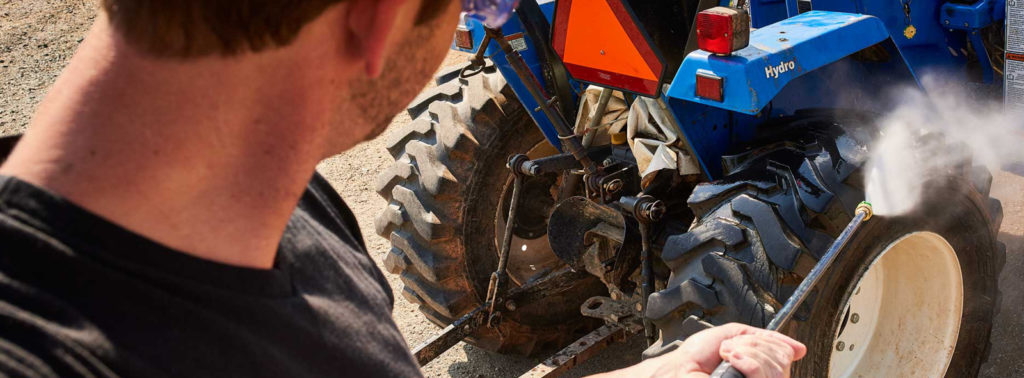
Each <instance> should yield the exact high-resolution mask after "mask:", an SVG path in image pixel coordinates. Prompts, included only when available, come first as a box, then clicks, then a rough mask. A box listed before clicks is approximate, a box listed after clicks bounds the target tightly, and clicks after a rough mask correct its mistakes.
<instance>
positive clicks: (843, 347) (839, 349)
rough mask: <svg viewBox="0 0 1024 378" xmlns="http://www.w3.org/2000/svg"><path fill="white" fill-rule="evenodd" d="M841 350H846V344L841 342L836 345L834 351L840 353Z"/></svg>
mask: <svg viewBox="0 0 1024 378" xmlns="http://www.w3.org/2000/svg"><path fill="white" fill-rule="evenodd" d="M843 349H846V343H844V342H842V341H840V342H838V343H836V350H838V351H840V352H842V351H843Z"/></svg>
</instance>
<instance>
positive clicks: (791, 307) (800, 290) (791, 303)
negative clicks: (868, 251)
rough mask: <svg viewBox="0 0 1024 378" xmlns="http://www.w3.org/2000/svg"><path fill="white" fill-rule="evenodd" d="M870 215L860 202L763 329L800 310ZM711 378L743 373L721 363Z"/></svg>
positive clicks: (773, 327) (740, 376)
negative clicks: (848, 221) (805, 276)
mask: <svg viewBox="0 0 1024 378" xmlns="http://www.w3.org/2000/svg"><path fill="white" fill-rule="evenodd" d="M872 214H873V212H872V210H871V204H870V203H868V202H861V203H860V205H857V210H856V213H855V214H854V217H853V220H851V221H850V223H849V224H847V225H846V228H845V229H843V232H842V233H840V234H839V237H837V238H836V240H835V241H834V242H832V245H831V246H830V247H828V251H827V252H825V255H824V256H822V257H821V260H819V261H818V263H817V264H815V265H814V269H811V272H810V273H808V274H807V278H804V280H803V282H800V286H797V288H796V291H794V292H793V295H791V296H790V297H789V300H788V301H786V304H785V305H784V306H782V309H781V310H779V312H777V313H775V317H774V318H772V321H771V322H769V323H768V326H767V327H765V329H767V330H769V331H777V330H780V329H782V327H783V326H784V325H786V323H788V322H789V319H791V318H792V317H793V314H794V313H796V309H798V308H800V305H801V304H803V303H804V300H805V299H807V294H809V293H810V292H811V290H813V289H814V288H815V286H817V284H818V281H820V280H821V277H822V276H823V275H824V274H825V272H826V271H827V270H828V268H829V267H831V266H832V263H833V262H834V261H835V259H836V256H839V251H842V250H843V247H845V246H846V243H847V242H849V241H850V239H852V238H853V233H854V232H856V231H857V229H859V228H860V226H861V225H862V224H864V222H866V221H867V220H868V219H870V218H871V215H872ZM711 377H712V378H743V373H740V372H739V370H736V368H734V367H732V364H730V363H729V362H726V361H723V362H722V363H721V364H719V365H718V368H716V369H715V371H714V372H712V373H711Z"/></svg>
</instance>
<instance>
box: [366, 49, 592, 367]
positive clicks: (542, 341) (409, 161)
mask: <svg viewBox="0 0 1024 378" xmlns="http://www.w3.org/2000/svg"><path fill="white" fill-rule="evenodd" d="M461 68H462V67H454V68H451V69H449V70H447V72H445V73H442V74H441V75H439V76H438V78H437V84H438V85H437V87H436V88H433V89H430V90H428V91H426V92H425V93H424V94H423V95H421V96H420V97H419V98H417V99H416V100H415V101H414V102H413V103H412V105H410V107H409V109H408V112H409V116H410V117H411V118H412V119H413V122H412V123H410V124H409V125H408V126H405V128H404V129H403V130H400V131H399V132H398V133H395V134H394V136H393V138H391V139H389V140H388V142H387V149H388V151H389V152H390V153H391V156H392V157H394V159H395V163H394V165H393V166H391V167H390V169H388V170H386V171H384V172H382V173H381V175H380V177H379V179H378V181H377V193H379V194H380V195H381V196H382V197H384V199H386V200H387V201H388V205H387V207H385V208H384V211H383V212H382V213H381V214H380V215H379V216H378V218H377V220H376V227H377V228H376V231H377V233H378V234H379V235H381V236H382V237H384V238H387V239H389V240H390V241H391V245H392V248H391V250H390V252H389V253H388V255H387V257H386V258H385V260H384V264H385V267H386V268H387V270H388V271H390V272H391V273H393V274H398V275H400V277H401V280H402V282H403V284H404V288H403V290H402V295H403V297H405V298H406V299H407V300H409V301H410V302H412V303H415V304H418V305H419V310H420V311H421V312H422V313H423V314H424V315H425V316H426V317H427V318H428V319H429V320H430V321H431V322H433V323H434V324H437V325H438V326H442V327H443V326H446V325H447V324H450V323H451V322H452V321H454V320H456V319H458V318H459V317H460V316H462V315H463V314H466V313H468V312H469V311H471V310H472V309H474V308H476V307H478V306H480V305H481V304H482V303H483V302H484V297H485V296H486V291H487V285H488V280H489V276H490V274H491V273H492V272H493V271H494V270H495V268H496V267H497V260H498V250H497V247H496V240H499V239H500V238H495V235H496V234H495V228H496V227H495V219H496V218H495V216H496V214H497V213H496V209H497V208H498V204H499V201H500V200H501V197H502V193H503V192H505V189H506V188H507V187H508V186H509V184H510V182H511V181H510V175H509V171H508V169H506V168H505V163H506V159H508V157H509V156H511V155H512V154H516V153H526V151H528V150H530V149H531V148H532V147H534V146H535V145H538V144H539V143H546V142H545V141H544V136H543V134H541V132H540V130H539V129H538V128H537V126H536V124H535V123H534V122H533V120H532V119H531V118H530V116H529V114H528V113H527V112H526V109H524V108H523V106H522V104H521V103H520V102H519V101H518V99H517V98H516V96H515V93H514V92H513V91H512V90H511V88H510V87H509V86H508V85H507V84H506V82H505V80H504V78H502V76H501V75H500V74H499V73H498V72H497V71H496V70H495V69H494V67H493V65H489V66H488V68H486V69H484V70H483V71H482V72H480V73H477V74H474V75H471V76H469V77H466V78H463V77H460V71H461ZM524 201H530V199H528V198H527V199H524ZM506 211H507V210H506ZM511 252H512V253H517V252H518V251H516V250H514V251H511ZM509 285H514V283H511V284H509ZM509 285H506V290H507V288H508V286H509ZM603 289H604V286H603V285H601V283H600V282H599V281H597V280H596V278H595V279H591V278H587V279H584V280H581V281H579V282H577V283H576V284H575V285H572V286H571V287H567V288H560V291H559V293H552V294H551V295H550V296H548V299H545V300H543V301H541V302H543V303H533V304H529V305H522V304H520V305H519V306H517V307H518V308H516V309H515V310H514V311H504V313H503V314H502V315H503V316H502V318H501V319H502V320H501V322H500V326H499V328H498V330H494V329H489V328H486V327H484V328H481V330H480V331H479V332H478V333H477V334H474V335H473V336H471V337H470V338H468V339H467V341H469V342H470V343H471V344H473V345H476V346H478V347H481V348H484V349H487V350H491V351H496V352H499V353H508V354H520V355H532V354H536V353H539V352H541V351H548V350H552V349H556V348H561V347H563V346H564V345H566V344H568V343H569V342H572V341H573V340H575V339H576V338H577V337H579V336H580V335H582V334H585V332H588V331H589V330H590V329H592V328H595V327H596V326H597V325H599V324H597V323H596V322H595V321H593V319H583V318H582V316H581V315H580V310H579V306H580V305H581V304H582V303H583V301H585V300H586V299H587V298H589V297H590V296H593V295H601V294H602V290H603ZM497 331H500V333H499V332H497Z"/></svg>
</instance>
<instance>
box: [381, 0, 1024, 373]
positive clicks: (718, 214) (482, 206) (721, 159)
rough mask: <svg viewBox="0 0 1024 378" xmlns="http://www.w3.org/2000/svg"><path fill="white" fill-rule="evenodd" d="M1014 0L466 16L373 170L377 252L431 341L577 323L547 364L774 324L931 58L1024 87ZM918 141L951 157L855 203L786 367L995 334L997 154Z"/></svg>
mask: <svg viewBox="0 0 1024 378" xmlns="http://www.w3.org/2000/svg"><path fill="white" fill-rule="evenodd" d="M1010 3H1011V4H1009V5H1010V6H1009V8H1008V7H1007V4H1006V1H1005V0H946V1H926V0H747V1H744V0H558V1H552V0H546V1H545V0H523V1H521V3H520V4H519V6H518V8H517V9H516V16H515V17H513V19H512V20H510V21H509V22H508V23H506V24H505V25H504V26H502V27H501V28H500V29H491V28H488V27H485V26H484V25H482V24H481V23H479V22H477V21H476V20H474V19H471V18H464V19H463V21H462V22H461V24H460V25H459V28H458V31H457V32H456V35H455V40H454V42H453V48H454V49H457V50H461V51H464V52H468V53H472V54H473V55H472V58H471V59H469V60H470V61H469V62H468V63H466V64H465V65H462V66H459V67H453V68H451V69H447V70H445V71H443V72H442V73H441V74H440V75H439V76H438V77H437V80H436V81H437V86H436V88H433V89H430V90H428V91H427V92H425V94H423V95H422V96H421V97H420V98H418V99H417V100H416V101H415V102H414V103H413V104H412V105H411V106H410V107H409V110H408V113H409V115H410V116H411V117H412V119H413V122H412V123H411V124H409V125H408V126H407V127H406V128H405V129H404V130H402V131H401V132H399V133H396V134H395V135H394V136H393V138H392V139H391V140H389V142H388V150H389V152H390V153H391V155H392V156H393V157H394V158H395V163H394V165H393V166H392V167H391V168H390V169H388V170H387V171H386V172H383V173H382V174H381V176H380V179H379V180H378V185H377V191H378V192H379V193H380V195H381V196H383V197H384V198H385V199H386V200H387V201H388V205H387V207H386V208H385V209H384V210H383V211H382V212H381V214H380V216H379V218H378V219H377V222H376V226H377V232H378V233H379V234H380V235H381V236H383V237H385V238H387V239H389V240H390V241H391V243H392V249H391V251H390V253H389V254H388V255H387V257H386V259H385V263H386V266H387V268H388V270H390V271H391V272H392V273H394V274H398V275H400V276H401V279H402V281H403V283H404V290H403V294H404V297H405V298H406V299H407V300H409V301H411V302H414V303H416V304H419V306H420V307H419V308H420V310H421V311H422V312H423V313H424V314H425V315H426V317H427V318H429V319H430V320H431V321H432V322H434V323H436V324H438V325H441V326H445V325H448V328H446V329H445V331H444V332H442V333H441V334H439V335H438V336H436V337H435V338H433V339H431V340H430V341H429V342H428V343H425V344H424V345H422V346H420V347H419V348H417V350H416V355H417V357H418V358H419V359H420V361H421V363H426V362H427V361H429V360H430V359H431V358H433V357H435V356H436V355H437V354H439V353H440V352H442V351H443V350H445V349H446V348H449V347H451V346H452V345H454V344H455V342H457V341H459V340H463V339H465V340H467V341H469V342H470V343H472V344H474V345H476V346H478V347H481V348H485V349H488V350H492V351H496V352H499V353H516V354H537V353H542V352H545V351H553V350H557V349H559V348H565V349H564V350H562V351H561V352H559V354H557V355H556V356H555V357H553V358H552V359H549V360H548V361H547V362H546V363H545V364H542V365H541V366H539V367H538V369H540V370H539V371H540V372H542V373H557V372H560V371H562V370H563V369H564V368H566V367H568V366H569V365H571V364H572V363H575V362H577V361H579V360H580V359H582V358H583V356H584V355H585V354H587V353H584V351H585V350H587V349H588V348H590V347H591V346H594V345H604V344H606V343H607V341H608V340H611V339H616V338H621V337H622V336H624V335H630V334H636V333H639V334H642V335H643V336H644V337H645V338H646V339H647V342H648V345H649V347H648V348H647V349H646V351H645V352H644V355H645V356H655V355H659V354H662V353H665V352H667V351H670V350H672V349H673V348H675V347H676V346H678V343H679V342H680V341H681V340H684V339H685V338H686V337H687V336H689V335H691V334H693V333H695V332H697V331H699V330H701V329H704V328H707V327H711V326H713V325H720V324H724V323H727V322H741V323H746V324H751V325H755V326H764V325H765V324H767V323H768V322H769V321H770V320H771V319H772V317H773V315H774V314H775V312H776V311H777V310H778V309H779V308H780V307H781V306H782V304H783V303H785V302H786V300H787V298H788V297H789V296H790V294H791V293H792V292H793V290H794V288H795V287H796V286H797V285H798V284H799V283H800V282H801V281H802V279H803V277H804V276H805V275H806V274H807V273H808V271H809V270H810V269H811V268H812V267H813V266H814V264H815V262H816V261H817V260H818V258H819V257H820V256H821V254H822V253H823V252H824V251H825V249H826V248H828V246H829V244H830V243H831V241H832V240H833V238H835V237H836V236H837V235H838V234H839V232H840V231H841V230H842V229H843V227H844V226H845V225H846V224H847V222H849V221H850V219H851V217H852V215H853V214H854V209H855V207H856V206H857V204H858V203H859V202H860V201H862V200H864V197H865V194H864V193H865V183H864V181H865V176H866V174H865V172H864V170H863V167H864V164H865V159H866V157H867V156H868V153H869V152H870V150H871V147H872V143H873V141H875V140H877V138H878V137H879V134H880V133H882V132H883V131H881V130H880V129H879V125H878V119H879V116H880V115H883V114H885V113H886V112H887V111H889V110H891V109H892V108H893V107H894V106H895V105H894V104H897V103H899V101H900V96H902V95H905V94H906V93H908V92H907V91H923V92H927V91H928V88H925V86H924V85H922V82H923V78H924V76H925V75H934V76H940V77H943V78H944V80H945V81H947V82H953V83H956V88H958V89H957V90H962V91H963V93H968V94H970V96H974V97H978V98H988V99H991V100H996V101H1001V100H1002V99H1003V97H1004V93H1005V96H1008V97H1009V96H1013V95H1015V93H1017V94H1016V95H1017V96H1019V95H1020V93H1024V91H1020V90H1019V88H1018V87H1016V86H1015V85H1016V84H1015V82H1013V81H1012V80H1013V79H1015V78H1014V77H1013V72H1012V71H1013V70H1011V69H1018V70H1019V69H1020V68H1019V67H1018V68H1015V67H1017V66H1015V65H1019V64H1020V61H1021V60H1024V55H1021V54H1014V53H1013V50H1014V49H1015V48H1016V46H1015V45H1014V43H1017V42H1014V41H1016V40H1018V39H1022V38H1021V36H1020V35H1019V34H1016V32H1015V31H1013V30H1009V31H1008V30H1007V29H1008V27H1006V25H1013V24H1012V23H1010V22H1006V21H1005V20H1006V19H1008V18H1013V17H1017V18H1024V10H1016V8H1015V7H1016V1H1015V0H1010ZM1022 5H1024V4H1022ZM1007 9H1009V10H1010V11H1007ZM1020 43H1024V39H1022V41H1020ZM1008 49H1009V50H1010V51H1007V50H1008ZM1022 66H1024V65H1022ZM1004 74H1005V75H1004ZM1020 78H1021V79H1024V76H1020ZM943 88H944V89H943V90H949V88H950V87H949V86H945V87H943ZM1015 91H1016V92H1015ZM1018 92H1019V93H1018ZM922 111H926V110H922ZM919 143H921V144H927V145H930V146H931V147H932V149H933V150H934V149H935V148H938V149H940V150H942V151H947V153H948V154H949V155H950V156H956V157H957V158H956V159H951V160H952V161H955V162H956V163H955V164H949V165H948V166H944V167H942V169H941V172H940V173H939V174H935V175H929V176H928V177H922V178H921V179H922V180H927V183H926V186H927V187H928V191H927V193H926V194H925V197H924V198H923V200H922V201H921V202H920V203H918V204H916V205H915V206H914V207H913V209H911V211H909V212H906V213H903V214H900V215H897V216H889V217H879V218H877V220H872V222H870V223H868V224H866V225H865V226H864V229H863V231H862V232H861V233H860V235H859V236H858V237H857V238H856V239H855V240H853V241H852V242H851V243H850V244H849V245H848V249H847V252H844V255H843V256H842V257H841V258H840V260H839V261H838V262H837V263H836V265H834V266H833V268H832V269H831V271H830V273H829V275H828V276H827V277H826V278H824V279H823V281H822V282H821V284H820V285H819V286H818V287H817V289H816V290H815V292H814V293H813V294H812V296H811V297H810V298H809V299H808V300H807V301H806V302H805V303H804V304H803V305H802V307H801V308H800V309H799V311H798V312H797V314H796V316H795V321H793V322H792V323H790V325H788V326H787V327H786V328H785V329H784V330H783V331H784V332H785V333H787V334H789V335H792V336H794V337H795V338H796V339H798V340H801V341H802V342H804V343H806V344H807V345H808V347H809V353H808V357H807V358H805V359H804V360H802V361H800V362H798V363H797V364H796V365H794V374H795V375H796V376H815V377H817V376H826V375H829V376H844V377H845V376H909V375H914V376H943V375H944V376H973V375H976V374H977V372H978V369H979V368H980V366H981V364H982V363H983V362H984V361H985V359H986V358H987V355H988V351H989V349H990V342H989V334H990V332H991V325H992V319H993V317H994V316H995V313H996V311H998V308H999V303H1000V293H999V290H998V286H997V277H998V275H999V272H1000V270H1001V269H1002V266H1003V263H1004V259H1005V258H1004V255H1005V252H1004V251H1005V247H1004V246H1003V245H1002V244H1001V243H1000V242H998V241H997V240H996V234H997V232H998V229H999V225H1000V222H1001V217H1002V209H1001V207H1000V204H999V202H998V201H997V200H994V199H992V198H990V197H989V189H990V186H991V182H992V176H991V174H990V173H989V171H988V170H987V169H986V168H984V167H981V166H978V165H975V164H973V163H972V161H971V158H970V156H969V154H968V153H965V152H964V149H963V148H962V146H958V144H957V142H956V141H952V140H944V139H943V137H942V136H941V135H926V136H922V138H921V140H920V141H919ZM577 340H578V341H577ZM570 357H571V358H570Z"/></svg>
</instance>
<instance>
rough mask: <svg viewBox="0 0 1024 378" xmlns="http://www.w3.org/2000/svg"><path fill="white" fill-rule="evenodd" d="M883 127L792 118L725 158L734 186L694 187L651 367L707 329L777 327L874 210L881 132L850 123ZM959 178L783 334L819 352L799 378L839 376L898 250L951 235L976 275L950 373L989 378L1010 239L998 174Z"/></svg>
mask: <svg viewBox="0 0 1024 378" xmlns="http://www.w3.org/2000/svg"><path fill="white" fill-rule="evenodd" d="M870 122H871V120H870V119H866V118H864V117H859V116H839V115H836V114H817V115H802V116H796V117H793V118H790V119H786V120H782V121H780V124H781V125H782V126H777V128H779V129H783V130H784V131H780V132H776V133H775V134H774V136H773V137H772V138H771V139H770V140H768V141H763V142H760V143H758V144H756V146H757V147H756V148H751V149H748V151H747V152H746V153H743V154H739V155H736V156H733V157H727V158H726V159H724V160H723V161H725V162H727V164H726V168H727V176H726V177H725V178H724V179H722V180H719V181H715V182H712V183H707V184H702V185H699V186H698V187H697V188H696V189H695V190H694V192H693V194H692V195H691V196H690V199H689V201H688V203H689V206H690V207H691V209H692V210H693V211H694V214H695V216H696V217H697V221H696V222H695V223H694V224H693V225H692V226H691V228H690V231H689V232H687V233H685V234H682V235H678V236H674V237H671V238H670V239H669V241H668V242H667V243H666V246H665V248H664V250H663V254H662V258H663V260H664V261H665V263H666V264H667V265H668V267H669V268H670V269H671V271H672V273H671V276H670V279H669V282H668V284H667V288H666V289H665V290H662V291H660V292H657V293H655V294H653V295H652V296H651V298H650V301H649V307H648V310H647V313H646V315H647V316H648V317H649V318H652V319H653V320H654V322H655V324H657V326H658V327H659V329H660V331H661V338H660V339H659V340H658V342H657V343H655V344H654V345H652V347H651V348H649V349H648V350H647V351H646V352H645V356H648V357H649V356H654V355H660V354H662V353H665V352H667V351H669V350H672V349H674V348H675V347H676V346H677V345H678V342H679V340H683V339H685V338H686V337H688V336H689V335H690V334H691V333H692V332H695V331H696V330H699V329H700V327H696V328H695V327H693V326H692V325H693V324H694V322H693V320H700V321H702V322H704V323H710V324H711V325H721V324H725V323H729V322H739V323H745V324H749V325H753V326H757V327H764V326H765V325H767V324H768V323H769V322H770V320H771V319H772V317H773V316H774V314H775V312H776V311H777V310H778V309H780V308H781V307H782V305H783V304H784V303H785V302H786V300H787V299H788V298H789V296H790V295H791V294H792V292H793V291H794V289H795V288H796V286H797V285H799V283H800V282H801V281H802V280H803V277H805V276H806V274H807V273H808V272H809V271H810V269H811V268H812V267H813V266H814V264H815V263H816V262H817V260H818V259H819V258H820V256H821V255H822V254H823V253H824V252H825V250H826V249H827V248H828V246H829V245H830V244H831V242H832V241H833V240H834V237H836V236H837V235H838V234H839V233H840V232H841V231H842V229H843V228H844V227H845V226H846V224H847V223H848V222H849V221H850V220H851V219H852V217H853V213H854V209H855V207H856V206H857V204H858V203H859V202H860V201H862V200H863V199H864V186H863V180H864V177H863V175H862V174H861V168H860V167H859V164H860V163H861V162H863V160H864V157H865V156H866V151H867V150H866V148H865V147H864V146H866V145H867V142H868V141H870V140H871V139H873V138H874V135H875V131H873V129H871V128H870V127H861V128H853V127H850V126H844V125H857V124H865V123H870ZM947 168H948V169H947V170H946V171H944V174H942V175H938V176H936V177H934V178H932V179H930V180H929V186H928V187H929V188H930V189H929V194H928V196H926V198H924V199H923V200H922V201H921V203H920V204H919V205H917V206H916V207H915V209H914V210H913V211H911V212H909V213H906V214H903V215H899V216H876V217H874V218H872V219H871V220H870V221H869V222H867V223H866V224H865V225H864V226H863V227H862V229H861V232H860V233H859V234H858V235H857V237H856V238H855V239H854V240H853V241H851V242H850V243H849V244H848V245H847V247H846V248H845V249H844V250H843V253H842V254H841V255H840V256H839V257H838V259H837V261H838V262H837V263H836V264H834V265H833V266H832V267H831V269H830V270H829V272H828V273H827V274H826V276H825V277H824V278H823V279H822V281H821V282H820V283H819V284H818V287H817V289H816V290H815V291H814V292H812V294H811V297H809V298H808V299H807V301H806V302H804V304H803V305H802V306H801V307H800V308H799V310H798V311H797V313H796V315H795V316H794V319H793V321H791V322H790V324H789V326H787V327H786V328H784V329H783V330H782V331H783V332H784V333H787V334H789V335H791V336H794V337H795V338H796V339H798V340H800V341H802V342H804V343H805V344H807V346H808V354H807V357H806V358H804V359H803V360H802V361H800V362H798V363H797V364H795V365H794V369H793V373H794V376H801V377H802V376H825V374H824V373H825V372H829V371H830V370H829V369H830V360H831V359H832V358H833V357H832V355H833V353H834V352H835V351H836V350H837V349H838V350H845V349H846V345H839V344H838V341H837V338H838V337H839V335H840V333H841V327H845V326H846V325H847V324H848V323H849V316H850V314H849V312H848V311H847V313H845V314H844V313H843V311H844V310H846V309H847V308H849V307H845V308H844V304H848V303H850V302H848V301H849V300H850V298H851V296H852V295H854V293H855V292H856V290H857V288H858V286H859V284H860V282H862V281H861V278H862V277H864V276H865V273H866V272H867V271H868V269H869V268H870V267H871V264H872V263H873V262H875V261H876V259H877V258H879V256H881V255H882V253H883V252H884V251H885V248H886V247H887V246H889V245H895V244H896V243H894V242H896V241H897V240H904V239H902V238H904V237H906V236H907V235H938V236H941V239H944V240H945V241H946V242H947V243H948V244H949V245H950V246H952V249H953V251H955V254H956V258H955V259H951V260H952V261H958V262H959V268H958V269H960V270H961V271H962V301H963V302H962V311H963V312H962V314H963V317H962V319H963V320H962V321H960V320H959V319H957V320H956V321H958V322H959V323H958V324H959V331H958V336H959V338H956V336H954V337H953V342H954V343H955V346H956V347H955V353H954V354H953V355H952V357H951V359H950V360H948V361H949V366H948V369H947V370H946V371H947V376H972V375H976V374H977V372H978V369H979V368H980V366H981V363H982V362H983V361H984V360H985V359H986V358H987V354H988V351H989V349H990V343H989V341H988V340H989V333H990V331H991V324H992V319H993V317H994V316H995V313H996V311H997V310H998V306H999V302H1000V293H999V291H998V286H997V282H996V281H997V278H998V276H999V272H1000V270H1001V269H1002V266H1003V263H1004V261H1005V252H1004V251H1005V247H1003V245H1002V243H1000V242H998V241H997V240H996V235H997V233H998V230H999V224H1000V222H1001V220H1002V208H1001V207H1000V204H999V201H997V200H995V199H991V198H989V197H988V194H989V188H990V185H991V180H992V176H991V175H990V174H989V173H988V171H987V170H985V169H984V168H982V167H976V166H971V163H970V162H967V163H966V164H964V165H962V166H957V167H947ZM879 260H880V259H879ZM903 261H906V260H903ZM904 278H905V279H907V280H915V279H919V277H910V276H908V277H904ZM903 282H908V281H903ZM936 295H937V294H936ZM905 311H906V313H905V314H904V315H905V316H906V317H911V318H912V317H927V316H929V314H926V313H914V311H915V309H914V308H911V307H909V305H908V307H907V308H906V309H905ZM899 319H900V320H904V319H907V318H899ZM856 321H857V319H855V320H854V322H855V323H856ZM952 328H953V329H956V325H953V326H952ZM877 344H880V343H876V345H860V347H868V348H871V347H875V348H878V347H880V346H879V345H877ZM836 375H839V374H838V373H836ZM898 375H899V374H897V375H892V374H885V373H879V374H868V375H866V376H898Z"/></svg>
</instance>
